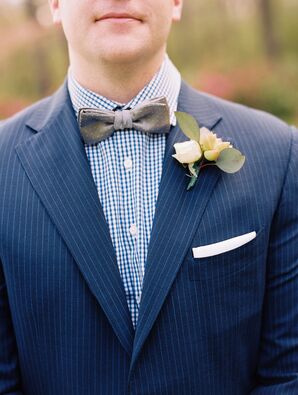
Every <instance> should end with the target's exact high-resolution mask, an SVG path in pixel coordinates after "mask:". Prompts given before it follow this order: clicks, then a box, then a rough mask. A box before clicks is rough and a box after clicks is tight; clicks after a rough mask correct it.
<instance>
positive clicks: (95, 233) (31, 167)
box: [16, 86, 134, 354]
mask: <svg viewBox="0 0 298 395" xmlns="http://www.w3.org/2000/svg"><path fill="white" fill-rule="evenodd" d="M46 114H49V115H46ZM28 124H29V127H30V128H32V129H33V130H35V131H38V133H36V134H34V135H33V136H32V137H31V138H29V140H27V141H26V142H24V143H23V144H21V145H20V146H18V147H17V148H16V150H17V154H18V156H19V159H20V161H21V162H22V165H23V168H24V170H25V172H26V173H27V176H28V178H29V180H30V182H31V184H32V186H33V188H34V189H35V191H36V192H37V194H38V195H39V197H40V199H41V201H42V202H43V204H44V206H45V208H46V209H47V211H48V213H49V215H50V217H51V219H52V221H53V222H54V224H55V225H56V226H57V228H58V230H59V233H60V234H61V236H62V238H63V239H64V241H65V243H66V245H67V247H68V249H69V251H70V252H71V254H72V255H73V257H74V259H75V261H76V263H77V265H78V267H79V269H80V271H81V273H82V275H83V276H84V278H85V280H86V282H87V283H88V285H89V287H90V290H91V291H92V292H93V294H94V296H95V298H96V299H97V301H98V302H99V303H100V305H101V307H102V309H103V310H104V312H105V314H106V316H107V317H108V319H109V321H110V324H111V326H112V327H113V329H114V331H115V333H116V335H117V336H118V338H119V340H120V342H121V343H122V345H123V347H124V348H125V349H126V351H127V352H128V353H129V354H131V350H132V344H133V334H134V331H133V327H132V322H131V317H130V313H129V310H128V307H127V302H126V296H125V291H124V287H123V284H122V281H121V278H120V275H119V270H118V266H117V262H116V256H115V252H114V248H113V245H112V241H111V238H110V234H109V229H108V225H107V223H106V220H105V217H104V213H103V210H102V207H101V205H100V202H99V199H98V194H97V190H96V186H95V184H94V181H93V177H92V174H91V171H90V166H89V163H88V160H87V158H86V155H85V150H84V146H83V143H82V141H81V137H80V133H79V130H78V125H77V120H76V118H75V116H74V113H73V109H72V107H71V103H70V99H69V97H68V93H67V89H66V87H65V86H64V87H63V88H62V89H61V90H60V91H58V93H57V94H56V95H55V97H54V99H52V102H51V103H50V106H47V108H46V109H45V111H40V112H38V113H36V114H35V115H34V118H33V119H31V121H30V123H28Z"/></svg>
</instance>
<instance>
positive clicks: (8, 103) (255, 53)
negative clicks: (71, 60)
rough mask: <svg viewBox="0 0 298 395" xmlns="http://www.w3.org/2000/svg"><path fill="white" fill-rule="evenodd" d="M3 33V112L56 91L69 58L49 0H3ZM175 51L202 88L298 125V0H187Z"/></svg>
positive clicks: (172, 45) (185, 73) (174, 38)
mask: <svg viewBox="0 0 298 395" xmlns="http://www.w3.org/2000/svg"><path fill="white" fill-rule="evenodd" d="M161 1H162V0H161ZM0 35H1V38H2V39H1V45H0V75H1V78H0V119H3V118H6V117H8V116H10V115H12V114H14V113H15V112H17V111H19V110H20V109H22V108H24V107H26V106H27V105H29V104H30V103H32V102H34V101H36V100H38V99H39V98H41V97H44V96H46V95H49V94H51V93H52V92H53V91H54V90H55V89H56V88H57V87H58V86H59V85H60V84H61V82H62V81H63V79H64V77H65V73H66V71H67V67H68V58H67V47H66V43H65V40H64V37H63V33H62V31H61V30H60V29H59V28H57V27H54V26H52V20H51V16H50V13H49V8H48V4H47V0H0ZM168 52H169V54H170V57H171V58H172V60H173V61H174V63H175V64H176V65H177V66H178V68H179V69H180V70H181V72H182V76H183V77H184V79H186V80H187V81H188V82H189V83H191V84H192V85H193V86H195V87H196V88H198V89H200V90H202V91H205V92H209V93H212V94H215V95H217V96H220V97H223V98H227V99H229V100H233V101H237V102H240V103H244V104H247V105H249V106H251V107H255V108H260V109H263V110H265V111H269V112H271V113H273V114H275V115H277V116H278V117H280V118H282V119H284V120H285V121H287V122H289V123H292V124H296V125H297V124H298V0H185V6H184V15H183V20H182V22H181V23H180V24H177V25H175V26H174V29H173V32H172V34H171V38H170V42H169V47H168Z"/></svg>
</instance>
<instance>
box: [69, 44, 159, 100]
mask: <svg viewBox="0 0 298 395" xmlns="http://www.w3.org/2000/svg"><path fill="white" fill-rule="evenodd" d="M164 56H165V52H164V51H163V52H162V53H160V54H156V56H155V57H154V58H153V59H150V61H146V62H145V61H144V59H142V60H139V61H135V62H133V64H128V63H119V64H115V63H114V64H110V63H109V64H107V63H99V64H97V65H96V67H94V66H93V65H92V64H90V63H86V62H84V61H80V62H76V61H74V60H72V59H71V69H72V73H73V76H74V78H75V79H76V81H78V83H79V84H80V85H82V86H83V87H84V88H86V89H89V90H91V91H93V92H95V93H97V94H99V95H101V96H104V97H106V98H108V99H110V100H113V101H116V102H118V103H128V102H129V101H130V100H131V99H133V98H134V97H135V96H136V95H137V94H138V93H139V92H140V91H141V90H142V89H143V88H144V87H145V86H146V85H147V84H148V83H149V82H150V81H151V80H152V78H153V77H154V75H155V74H156V73H157V72H158V70H159V68H160V66H161V64H162V62H163V60H164Z"/></svg>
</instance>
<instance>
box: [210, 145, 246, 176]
mask: <svg viewBox="0 0 298 395" xmlns="http://www.w3.org/2000/svg"><path fill="white" fill-rule="evenodd" d="M244 162H245V156H244V155H242V153H241V152H240V151H238V150H236V149H235V148H226V149H224V150H222V151H221V153H220V155H219V157H218V159H217V161H216V162H215V164H216V166H217V167H218V168H220V169H221V170H222V171H224V172H226V173H236V172H237V171H239V170H240V169H241V167H242V166H243V165H244Z"/></svg>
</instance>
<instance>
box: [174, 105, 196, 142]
mask: <svg viewBox="0 0 298 395" xmlns="http://www.w3.org/2000/svg"><path fill="white" fill-rule="evenodd" d="M175 115H176V118H177V121H178V123H179V126H180V128H181V130H182V132H183V133H184V134H185V136H187V137H188V138H189V139H190V140H195V141H197V142H198V143H199V142H200V127H199V125H198V122H197V120H196V119H195V118H194V117H193V116H191V115H190V114H187V113H186V112H181V111H176V112H175Z"/></svg>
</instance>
